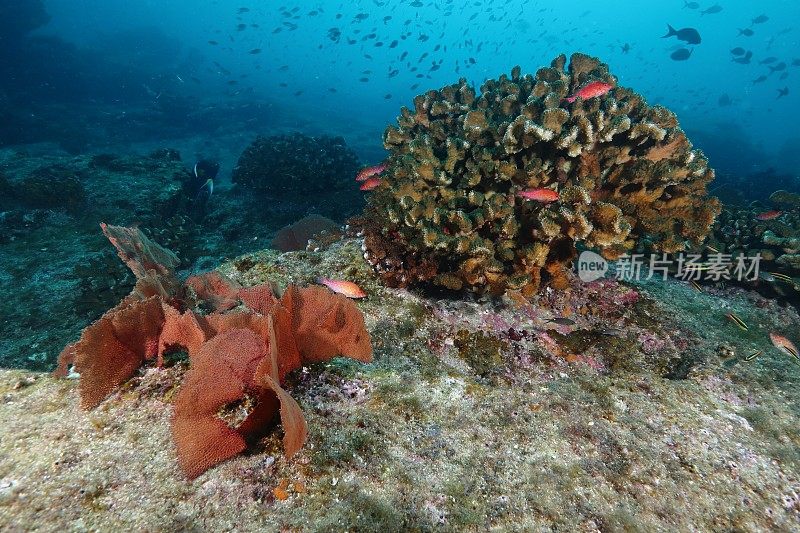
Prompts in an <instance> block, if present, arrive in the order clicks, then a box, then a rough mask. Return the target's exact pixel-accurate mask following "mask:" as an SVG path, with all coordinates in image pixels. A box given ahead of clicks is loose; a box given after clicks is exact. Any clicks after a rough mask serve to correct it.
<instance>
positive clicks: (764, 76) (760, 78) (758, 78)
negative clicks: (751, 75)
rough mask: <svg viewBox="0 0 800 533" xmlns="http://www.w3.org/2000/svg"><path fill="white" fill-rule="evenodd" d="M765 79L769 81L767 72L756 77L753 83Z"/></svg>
mask: <svg viewBox="0 0 800 533" xmlns="http://www.w3.org/2000/svg"><path fill="white" fill-rule="evenodd" d="M764 81H767V75H766V74H762V75H761V76H759V77H757V78H756V79H754V80H753V85H755V84H756V83H761V82H764Z"/></svg>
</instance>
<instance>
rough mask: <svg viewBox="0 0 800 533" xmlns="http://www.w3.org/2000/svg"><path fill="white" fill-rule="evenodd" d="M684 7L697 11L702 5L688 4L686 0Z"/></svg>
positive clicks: (697, 3)
mask: <svg viewBox="0 0 800 533" xmlns="http://www.w3.org/2000/svg"><path fill="white" fill-rule="evenodd" d="M683 7H685V8H688V9H697V8H698V7H700V3H699V2H687V1H686V0H684V2H683Z"/></svg>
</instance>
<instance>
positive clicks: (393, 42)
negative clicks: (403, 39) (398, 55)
mask: <svg viewBox="0 0 800 533" xmlns="http://www.w3.org/2000/svg"><path fill="white" fill-rule="evenodd" d="M398 44H399V43H398V42H397V39H395V40H394V41H392V42H391V44H389V48H394V47H396V46H397V45H398Z"/></svg>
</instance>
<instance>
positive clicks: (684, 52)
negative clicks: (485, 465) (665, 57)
mask: <svg viewBox="0 0 800 533" xmlns="http://www.w3.org/2000/svg"><path fill="white" fill-rule="evenodd" d="M691 55H692V50H690V49H688V48H681V49H679V50H675V51H674V52H672V54H670V56H669V57H671V58H672V59H673V61H686V60H687V59H689V57H691Z"/></svg>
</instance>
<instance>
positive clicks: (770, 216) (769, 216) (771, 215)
mask: <svg viewBox="0 0 800 533" xmlns="http://www.w3.org/2000/svg"><path fill="white" fill-rule="evenodd" d="M782 214H783V211H778V210H776V209H773V210H772V211H764V212H763V213H759V214H757V215H756V220H775V219H776V218H778V217H779V216H781V215H782Z"/></svg>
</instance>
